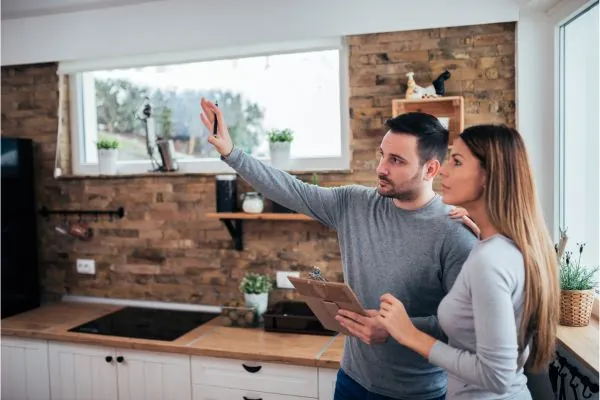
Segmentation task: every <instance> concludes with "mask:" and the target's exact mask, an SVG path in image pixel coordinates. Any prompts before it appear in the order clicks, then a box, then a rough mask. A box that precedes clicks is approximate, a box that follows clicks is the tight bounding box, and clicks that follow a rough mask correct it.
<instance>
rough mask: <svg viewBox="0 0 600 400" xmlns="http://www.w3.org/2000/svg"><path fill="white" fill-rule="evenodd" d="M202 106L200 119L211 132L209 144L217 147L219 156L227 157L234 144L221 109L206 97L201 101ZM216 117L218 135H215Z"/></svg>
mask: <svg viewBox="0 0 600 400" xmlns="http://www.w3.org/2000/svg"><path fill="white" fill-rule="evenodd" d="M200 106H201V107H202V113H201V114H200V119H201V120H202V123H203V124H204V126H205V127H206V129H208V132H209V135H208V142H209V143H210V144H212V145H213V146H215V149H217V151H218V152H219V154H221V155H222V156H224V157H227V156H228V155H229V154H230V153H231V151H232V150H233V142H232V141H231V136H230V135H229V130H228V129H227V125H226V124H225V121H224V120H223V114H222V113H221V109H220V108H219V107H217V106H215V105H214V104H213V103H212V102H210V101H208V100H206V99H205V98H204V97H203V98H202V100H200ZM215 116H216V119H217V134H216V135H213V129H214V123H215Z"/></svg>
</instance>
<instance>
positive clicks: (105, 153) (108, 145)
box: [96, 139, 119, 175]
mask: <svg viewBox="0 0 600 400" xmlns="http://www.w3.org/2000/svg"><path fill="white" fill-rule="evenodd" d="M96 149H98V172H99V173H100V175H115V174H116V173H117V159H118V158H119V141H117V140H111V139H101V140H99V141H97V142H96Z"/></svg>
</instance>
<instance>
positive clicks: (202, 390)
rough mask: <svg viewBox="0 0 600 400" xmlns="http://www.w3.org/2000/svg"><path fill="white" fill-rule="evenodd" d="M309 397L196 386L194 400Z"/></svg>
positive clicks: (276, 399) (293, 399) (294, 398)
mask: <svg viewBox="0 0 600 400" xmlns="http://www.w3.org/2000/svg"><path fill="white" fill-rule="evenodd" d="M308 399H309V398H307V397H298V396H288V395H285V394H277V393H267V392H253V391H247V390H240V389H226V388H220V387H216V386H202V385H194V399H193V400H308Z"/></svg>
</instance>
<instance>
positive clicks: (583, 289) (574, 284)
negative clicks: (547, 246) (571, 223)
mask: <svg viewBox="0 0 600 400" xmlns="http://www.w3.org/2000/svg"><path fill="white" fill-rule="evenodd" d="M566 243H567V235H566V232H565V231H562V230H561V232H560V241H559V243H558V245H556V246H555V249H556V253H557V257H558V262H559V268H560V289H561V293H560V324H561V325H565V326H587V325H588V324H589V323H590V317H591V315H592V307H593V305H594V292H595V289H594V288H595V287H596V285H597V280H596V279H594V278H595V276H596V274H597V272H598V267H593V268H590V267H586V266H583V265H581V255H582V254H583V250H584V248H585V244H584V243H578V244H577V247H578V251H579V256H578V257H577V258H576V257H574V256H573V253H572V252H570V251H565V248H566Z"/></svg>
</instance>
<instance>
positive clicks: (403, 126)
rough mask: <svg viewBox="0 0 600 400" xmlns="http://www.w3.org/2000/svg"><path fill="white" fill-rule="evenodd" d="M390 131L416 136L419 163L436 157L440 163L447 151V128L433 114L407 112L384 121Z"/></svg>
mask: <svg viewBox="0 0 600 400" xmlns="http://www.w3.org/2000/svg"><path fill="white" fill-rule="evenodd" d="M385 125H386V126H387V127H388V129H389V130H390V131H391V132H392V133H400V134H407V135H412V136H415V137H416V138H417V149H418V151H419V160H420V161H421V165H423V164H425V162H427V161H429V160H432V159H437V160H439V162H440V164H442V163H443V162H444V159H445V158H446V152H447V151H448V140H449V139H448V136H449V133H448V130H447V129H446V128H444V126H443V125H442V124H441V123H440V120H439V119H437V118H436V117H434V116H433V115H430V114H426V113H422V112H408V113H405V114H400V115H398V116H396V117H394V118H390V119H388V120H387V121H385Z"/></svg>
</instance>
